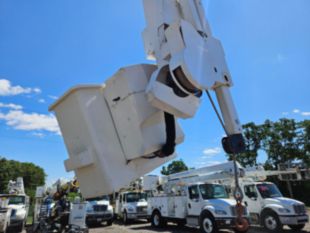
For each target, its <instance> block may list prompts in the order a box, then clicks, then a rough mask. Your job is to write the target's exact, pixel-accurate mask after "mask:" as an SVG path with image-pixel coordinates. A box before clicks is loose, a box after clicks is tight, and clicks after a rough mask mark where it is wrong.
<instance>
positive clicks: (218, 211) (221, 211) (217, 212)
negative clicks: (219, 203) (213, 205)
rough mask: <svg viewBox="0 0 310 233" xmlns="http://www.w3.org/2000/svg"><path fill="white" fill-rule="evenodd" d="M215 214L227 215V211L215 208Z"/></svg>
mask: <svg viewBox="0 0 310 233" xmlns="http://www.w3.org/2000/svg"><path fill="white" fill-rule="evenodd" d="M215 214H217V215H227V212H226V211H225V210H215Z"/></svg>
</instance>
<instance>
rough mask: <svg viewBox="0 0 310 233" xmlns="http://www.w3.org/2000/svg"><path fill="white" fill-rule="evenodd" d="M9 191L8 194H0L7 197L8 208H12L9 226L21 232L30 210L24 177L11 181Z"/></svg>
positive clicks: (2, 197)
mask: <svg viewBox="0 0 310 233" xmlns="http://www.w3.org/2000/svg"><path fill="white" fill-rule="evenodd" d="M8 191H9V193H8V194H0V199H2V200H4V199H7V200H8V203H7V208H9V209H11V215H10V224H9V228H15V230H16V231H17V232H21V231H23V229H24V226H25V224H26V222H27V217H28V210H29V197H28V196H27V195H26V194H25V189H24V181H23V178H22V177H18V178H17V179H16V181H12V180H11V181H9V183H8Z"/></svg>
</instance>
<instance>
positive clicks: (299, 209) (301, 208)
mask: <svg viewBox="0 0 310 233" xmlns="http://www.w3.org/2000/svg"><path fill="white" fill-rule="evenodd" d="M294 210H295V213H296V214H305V213H306V207H305V205H294Z"/></svg>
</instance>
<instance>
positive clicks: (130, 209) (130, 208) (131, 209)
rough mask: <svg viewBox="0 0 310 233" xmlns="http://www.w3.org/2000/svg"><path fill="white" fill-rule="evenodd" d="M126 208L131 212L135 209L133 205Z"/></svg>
mask: <svg viewBox="0 0 310 233" xmlns="http://www.w3.org/2000/svg"><path fill="white" fill-rule="evenodd" d="M127 210H128V212H133V211H135V209H134V208H133V207H131V206H130V207H128V209H127Z"/></svg>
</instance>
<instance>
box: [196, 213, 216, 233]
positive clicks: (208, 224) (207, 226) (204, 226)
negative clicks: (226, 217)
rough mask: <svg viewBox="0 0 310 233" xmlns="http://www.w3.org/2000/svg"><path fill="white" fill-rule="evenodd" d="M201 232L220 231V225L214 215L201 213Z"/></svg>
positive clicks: (212, 232)
mask: <svg viewBox="0 0 310 233" xmlns="http://www.w3.org/2000/svg"><path fill="white" fill-rule="evenodd" d="M200 232H201V233H216V232H218V227H217V225H216V222H215V220H214V218H213V216H212V215H211V214H210V213H208V212H204V213H202V214H201V217H200Z"/></svg>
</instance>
